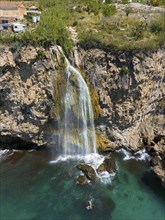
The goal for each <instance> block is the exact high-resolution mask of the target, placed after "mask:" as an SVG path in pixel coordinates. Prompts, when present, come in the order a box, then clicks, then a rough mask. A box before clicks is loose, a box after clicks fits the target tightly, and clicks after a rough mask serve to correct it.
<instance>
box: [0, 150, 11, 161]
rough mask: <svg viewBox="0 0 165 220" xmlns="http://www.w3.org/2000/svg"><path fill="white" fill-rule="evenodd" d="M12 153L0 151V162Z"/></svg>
mask: <svg viewBox="0 0 165 220" xmlns="http://www.w3.org/2000/svg"><path fill="white" fill-rule="evenodd" d="M12 154H13V151H11V150H7V149H6V150H0V161H2V160H5V159H6V158H7V157H8V156H10V155H12Z"/></svg>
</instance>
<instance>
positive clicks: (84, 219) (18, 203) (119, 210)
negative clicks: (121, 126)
mask: <svg viewBox="0 0 165 220" xmlns="http://www.w3.org/2000/svg"><path fill="white" fill-rule="evenodd" d="M113 156H114V157H115V158H116V162H117V167H118V172H117V174H116V176H115V177H113V178H112V177H111V178H112V180H111V181H109V183H107V184H105V183H102V182H101V181H98V182H97V183H89V184H88V185H86V186H79V185H77V184H76V176H77V175H79V174H80V172H79V171H78V170H77V169H76V165H77V164H78V163H79V162H80V161H78V159H75V160H73V159H72V160H71V159H70V160H69V159H68V160H66V161H59V162H57V163H50V161H51V160H52V159H54V158H52V154H51V152H48V151H31V152H27V151H26V152H23V151H19V152H14V153H12V154H11V155H9V156H8V157H6V158H3V159H2V158H1V159H2V160H1V162H0V184H1V185H0V201H1V204H0V206H1V209H0V220H60V219H62V220H63V219H64V220H65V219H66V220H67V219H70V220H72V219H73V220H74V219H75V220H88V219H94V220H97V219H100V220H102V219H103V220H110V219H112V220H136V219H137V220H164V219H165V210H164V207H165V193H164V190H163V189H162V187H161V185H160V182H159V181H158V180H157V178H155V176H154V175H153V173H152V172H151V171H150V169H149V166H148V164H147V162H144V161H136V160H135V159H131V160H127V161H124V160H123V156H122V155H121V154H116V153H115V154H113ZM109 178H110V177H109ZM91 199H92V200H93V205H94V206H93V209H92V210H87V209H86V206H87V201H89V200H91Z"/></svg>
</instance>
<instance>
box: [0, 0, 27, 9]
mask: <svg viewBox="0 0 165 220" xmlns="http://www.w3.org/2000/svg"><path fill="white" fill-rule="evenodd" d="M19 7H21V8H22V7H23V8H24V7H25V6H24V4H23V2H17V1H1V2H0V9H2V10H15V9H18V8H19Z"/></svg>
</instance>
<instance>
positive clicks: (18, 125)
mask: <svg viewBox="0 0 165 220" xmlns="http://www.w3.org/2000/svg"><path fill="white" fill-rule="evenodd" d="M53 74H54V63H53V62H52V58H51V53H50V51H46V50H44V49H43V48H33V47H23V48H20V49H19V50H18V49H17V50H15V49H13V48H8V47H5V48H4V47H3V48H1V53H0V117H1V122H0V142H1V147H6V146H10V143H12V146H11V147H19V146H18V145H19V143H20V145H22V144H23V145H26V146H27V145H28V144H29V143H34V144H36V145H38V146H40V145H44V144H46V141H45V138H44V135H45V132H46V129H45V127H46V125H47V123H48V120H49V112H50V106H51V101H52V90H53V87H52V82H53ZM8 143H9V144H8Z"/></svg>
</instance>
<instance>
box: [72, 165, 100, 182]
mask: <svg viewBox="0 0 165 220" xmlns="http://www.w3.org/2000/svg"><path fill="white" fill-rule="evenodd" d="M76 167H77V169H79V170H81V171H82V172H83V173H84V174H85V176H86V177H87V178H88V179H89V180H91V181H93V182H96V181H97V180H98V176H97V174H96V172H95V170H94V169H93V167H92V166H90V165H88V164H85V163H80V164H78V165H77V166H76Z"/></svg>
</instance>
